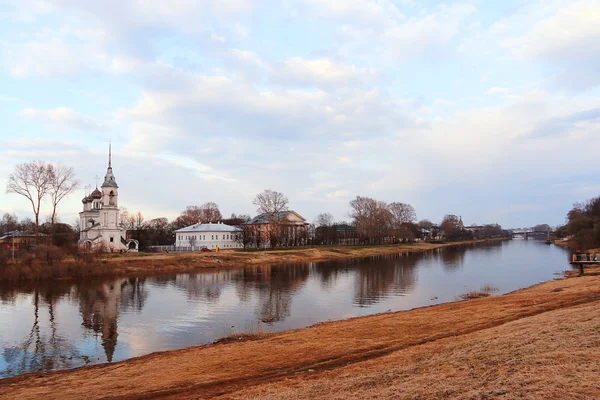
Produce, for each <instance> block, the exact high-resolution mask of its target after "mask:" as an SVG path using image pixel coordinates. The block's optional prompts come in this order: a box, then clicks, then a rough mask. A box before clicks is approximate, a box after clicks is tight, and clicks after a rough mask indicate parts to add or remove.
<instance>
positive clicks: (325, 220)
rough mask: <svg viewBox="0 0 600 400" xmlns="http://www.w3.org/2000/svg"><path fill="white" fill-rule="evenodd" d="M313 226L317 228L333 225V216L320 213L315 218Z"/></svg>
mask: <svg viewBox="0 0 600 400" xmlns="http://www.w3.org/2000/svg"><path fill="white" fill-rule="evenodd" d="M315 225H316V226H317V227H319V228H320V227H329V226H331V225H333V215H331V214H330V213H322V214H319V215H317V218H315Z"/></svg>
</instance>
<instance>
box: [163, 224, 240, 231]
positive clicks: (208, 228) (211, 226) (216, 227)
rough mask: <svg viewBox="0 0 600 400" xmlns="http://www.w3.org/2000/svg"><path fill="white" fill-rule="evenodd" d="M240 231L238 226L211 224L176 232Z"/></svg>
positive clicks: (191, 226) (188, 227) (197, 225)
mask: <svg viewBox="0 0 600 400" xmlns="http://www.w3.org/2000/svg"><path fill="white" fill-rule="evenodd" d="M239 230H240V228H238V227H237V226H231V225H227V224H212V223H209V224H196V225H190V226H186V227H185V228H181V229H178V230H176V231H175V232H180V233H181V232H234V231H239Z"/></svg>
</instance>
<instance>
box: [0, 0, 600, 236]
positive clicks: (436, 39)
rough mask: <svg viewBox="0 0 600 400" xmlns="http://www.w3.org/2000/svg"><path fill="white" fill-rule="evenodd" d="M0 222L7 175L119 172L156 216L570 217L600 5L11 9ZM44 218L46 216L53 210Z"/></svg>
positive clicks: (599, 36)
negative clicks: (388, 208) (357, 210)
mask: <svg viewBox="0 0 600 400" xmlns="http://www.w3.org/2000/svg"><path fill="white" fill-rule="evenodd" d="M0 120H1V121H2V124H1V126H0V186H2V187H0V213H4V212H10V213H16V214H17V215H18V216H19V217H27V216H32V213H31V209H30V206H29V204H28V203H27V201H26V200H25V199H23V198H21V197H19V196H17V195H15V194H6V193H5V190H4V188H5V186H6V183H7V181H8V176H9V174H10V173H11V172H12V171H13V169H14V167H15V165H17V164H19V163H23V162H27V161H31V160H38V159H39V160H44V161H47V162H52V163H63V164H65V165H69V166H73V167H74V168H75V171H76V174H77V176H78V178H79V179H80V180H81V181H82V185H81V187H80V188H79V189H78V190H77V192H75V193H74V194H73V195H72V196H70V197H69V198H67V199H66V200H64V201H63V203H62V204H61V205H60V206H59V210H58V212H59V218H60V219H61V221H63V222H67V223H71V222H73V221H74V220H76V218H77V214H78V212H79V211H81V206H82V204H81V199H82V198H83V197H84V194H85V190H86V189H85V186H86V185H92V186H94V185H95V182H96V180H95V176H96V175H97V176H100V177H101V178H102V177H103V176H104V174H105V173H106V167H107V162H108V160H107V158H108V155H107V153H108V143H109V140H111V141H112V149H113V163H112V165H113V169H114V174H115V176H116V180H117V182H118V184H119V186H120V189H119V195H120V204H121V206H125V207H127V209H128V210H130V211H134V212H135V211H138V210H139V211H141V212H142V213H143V214H144V216H145V218H146V219H151V218H156V217H168V218H170V219H171V218H174V217H176V216H177V215H178V214H179V213H180V212H181V211H182V210H183V209H184V208H185V207H186V206H188V205H201V204H203V203H205V202H208V201H213V202H216V203H217V204H218V205H219V206H220V209H221V211H222V213H223V214H224V215H225V216H228V215H229V214H231V213H244V214H251V215H253V214H255V213H256V209H255V206H253V204H252V200H253V198H254V197H255V195H256V194H257V193H259V192H261V191H263V190H264V189H272V190H276V191H279V192H282V193H284V194H285V195H286V196H287V197H288V198H289V201H290V203H289V206H290V208H291V209H293V210H295V211H297V212H298V213H300V214H301V215H303V216H304V217H305V218H306V219H307V220H308V221H312V220H313V219H314V218H315V217H316V215H317V214H319V213H322V212H329V213H331V214H333V216H334V217H335V219H336V220H348V219H349V217H348V212H349V207H348V202H349V201H350V200H351V199H352V198H355V197H356V196H357V195H360V196H370V197H373V198H376V199H378V200H384V201H387V202H394V201H399V202H404V203H409V204H411V205H412V206H413V207H414V208H415V210H416V213H417V217H418V219H422V218H427V219H430V220H432V221H434V222H437V221H440V220H441V219H442V218H443V216H444V215H445V214H456V215H461V216H462V217H463V220H464V221H465V223H467V224H471V223H476V224H483V223H500V224H501V225H502V226H503V227H506V228H511V227H524V226H533V225H535V224H539V223H548V224H550V225H558V224H561V223H563V222H564V219H565V215H566V213H567V212H568V210H569V209H570V208H571V207H572V204H573V203H574V202H577V201H583V200H586V199H588V198H591V197H595V196H598V195H599V194H600V180H599V179H598V176H600V175H599V173H600V162H599V161H598V160H599V158H600V1H575V2H568V1H552V0H548V1H539V2H536V1H524V0H507V1H502V2H499V1H494V2H491V1H462V2H445V3H439V2H435V1H427V0H426V1H411V0H396V1H393V0H280V1H269V0H195V1H192V0H171V1H169V2H159V1H144V0H103V1H91V0H0ZM49 213H50V204H49V203H45V204H44V205H43V209H42V218H43V217H44V216H45V215H47V214H49Z"/></svg>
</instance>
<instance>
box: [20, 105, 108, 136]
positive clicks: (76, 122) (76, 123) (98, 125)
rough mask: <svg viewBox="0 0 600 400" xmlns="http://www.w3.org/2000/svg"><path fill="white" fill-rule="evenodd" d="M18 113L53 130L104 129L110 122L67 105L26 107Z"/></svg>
mask: <svg viewBox="0 0 600 400" xmlns="http://www.w3.org/2000/svg"><path fill="white" fill-rule="evenodd" d="M18 115H19V116H20V117H23V118H27V119H31V120H35V121H38V122H41V123H43V124H45V125H46V126H48V127H49V128H50V129H52V130H65V129H75V130H80V131H104V130H107V129H108V127H109V124H107V123H105V122H101V121H98V120H96V119H94V118H92V117H89V116H87V115H83V114H81V113H78V112H76V111H74V110H72V109H70V108H67V107H58V108H55V109H51V110H36V109H33V108H26V109H24V110H22V111H21V112H19V114H18Z"/></svg>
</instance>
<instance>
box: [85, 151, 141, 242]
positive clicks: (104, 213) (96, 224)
mask: <svg viewBox="0 0 600 400" xmlns="http://www.w3.org/2000/svg"><path fill="white" fill-rule="evenodd" d="M111 162H112V154H111V147H110V145H109V147H108V168H107V170H106V176H105V177H104V183H102V186H101V189H102V191H100V190H98V188H97V187H96V189H95V190H94V191H93V192H92V193H90V195H89V196H86V197H84V198H83V200H82V203H83V211H82V212H80V213H79V229H80V234H79V248H80V250H83V251H91V250H97V249H100V248H102V249H104V250H106V251H110V252H121V251H137V250H138V241H137V240H133V239H127V231H126V229H125V228H123V226H122V224H121V218H120V210H119V186H118V185H117V181H116V180H115V176H114V175H113V171H112V165H111Z"/></svg>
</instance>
